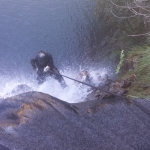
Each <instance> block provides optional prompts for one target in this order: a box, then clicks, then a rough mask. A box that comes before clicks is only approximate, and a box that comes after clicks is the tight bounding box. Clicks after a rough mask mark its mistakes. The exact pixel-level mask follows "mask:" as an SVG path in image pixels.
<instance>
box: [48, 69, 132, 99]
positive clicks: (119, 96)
mask: <svg viewBox="0 0 150 150" xmlns="http://www.w3.org/2000/svg"><path fill="white" fill-rule="evenodd" d="M49 72H52V73H56V74H59V75H60V76H62V77H65V78H67V79H70V80H73V81H75V82H78V83H81V84H84V85H86V86H89V87H91V88H93V89H96V90H99V91H102V92H105V93H108V94H110V95H113V96H116V97H118V98H123V99H128V100H129V98H127V97H125V96H121V95H117V94H114V93H112V92H109V91H106V90H104V89H100V88H98V87H95V86H93V85H90V84H87V83H85V82H82V81H79V80H76V79H73V78H71V77H68V76H66V75H63V74H60V73H58V72H55V71H52V70H49Z"/></svg>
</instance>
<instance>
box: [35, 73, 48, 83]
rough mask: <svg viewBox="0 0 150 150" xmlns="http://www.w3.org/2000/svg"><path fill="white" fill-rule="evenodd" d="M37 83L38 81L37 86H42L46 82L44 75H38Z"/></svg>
mask: <svg viewBox="0 0 150 150" xmlns="http://www.w3.org/2000/svg"><path fill="white" fill-rule="evenodd" d="M37 81H38V84H43V83H44V82H45V81H46V79H45V76H44V75H38V76H37Z"/></svg>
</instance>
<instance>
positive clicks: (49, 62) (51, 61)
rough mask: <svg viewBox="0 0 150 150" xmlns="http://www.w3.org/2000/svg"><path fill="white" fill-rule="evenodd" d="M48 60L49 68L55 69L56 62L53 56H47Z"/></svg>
mask: <svg viewBox="0 0 150 150" xmlns="http://www.w3.org/2000/svg"><path fill="white" fill-rule="evenodd" d="M47 59H48V64H47V65H48V66H49V67H51V68H53V67H54V61H53V57H52V55H51V54H47Z"/></svg>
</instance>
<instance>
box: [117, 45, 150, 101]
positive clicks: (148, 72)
mask: <svg viewBox="0 0 150 150" xmlns="http://www.w3.org/2000/svg"><path fill="white" fill-rule="evenodd" d="M121 72H122V73H121V75H120V78H121V79H124V78H127V77H128V76H130V75H131V74H135V75H136V80H135V81H134V82H133V84H132V86H131V87H130V89H129V95H130V96H135V97H140V98H148V99H150V46H143V47H136V48H133V49H132V50H131V51H130V52H129V53H128V56H127V58H126V59H125V62H124V65H123V67H122V71H121Z"/></svg>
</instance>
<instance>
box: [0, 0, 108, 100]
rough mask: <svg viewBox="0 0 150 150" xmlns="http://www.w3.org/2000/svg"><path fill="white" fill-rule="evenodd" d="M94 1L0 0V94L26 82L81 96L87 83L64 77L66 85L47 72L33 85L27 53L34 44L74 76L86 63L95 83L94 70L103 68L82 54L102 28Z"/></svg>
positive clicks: (41, 88) (61, 95) (66, 96)
mask: <svg viewBox="0 0 150 150" xmlns="http://www.w3.org/2000/svg"><path fill="white" fill-rule="evenodd" d="M94 5H95V4H94V1H90V0H63V1H62V0H42V1H41V0H1V1H0V20H1V22H0V33H1V34H0V39H1V41H0V81H1V85H0V90H1V92H0V96H1V97H2V96H8V95H9V96H11V94H10V93H11V91H12V89H13V88H14V87H16V86H17V85H20V84H26V85H28V86H29V87H31V88H32V90H36V91H41V92H45V93H48V94H50V95H53V96H56V97H58V98H60V99H62V100H65V101H68V102H79V101H82V100H83V99H84V97H85V96H86V95H87V94H88V92H87V89H88V87H86V86H84V87H82V89H79V88H80V87H79V86H77V85H76V84H75V83H74V82H73V81H71V80H68V79H65V80H66V82H67V84H68V85H69V89H67V90H66V89H65V90H63V89H62V88H61V87H60V85H59V84H58V83H57V81H55V80H53V79H51V78H50V79H49V80H48V81H47V82H45V83H44V84H43V85H41V86H38V85H37V82H36V74H35V72H34V71H33V69H32V67H31V65H30V59H31V58H32V57H34V56H35V55H36V54H37V53H38V51H39V50H44V51H46V52H50V53H51V54H52V55H53V57H54V62H55V65H56V66H57V67H58V69H60V70H61V73H62V74H65V75H67V76H69V77H72V78H76V76H77V74H78V73H79V71H80V68H83V69H88V70H90V72H91V74H92V76H93V78H94V80H95V81H94V82H95V83H96V82H97V78H96V77H95V74H96V73H100V74H105V73H106V72H107V69H105V66H103V67H102V68H100V67H98V65H96V64H94V62H90V61H89V60H90V58H88V55H87V54H88V53H89V51H90V49H91V47H94V46H95V45H94V43H96V42H93V41H95V40H96V41H100V40H101V39H102V36H98V37H97V36H96V33H98V35H100V33H102V24H101V22H100V21H99V20H97V18H96V16H95V15H94V8H95V7H94ZM93 66H94V67H93ZM8 93H9V94H8ZM15 94H17V93H15ZM12 95H13V94H12Z"/></svg>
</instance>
